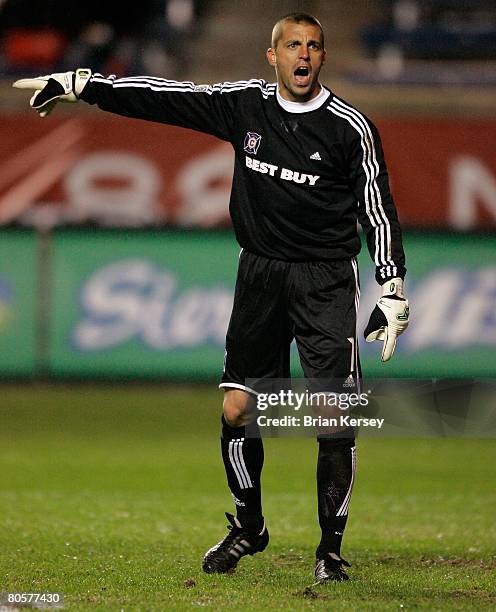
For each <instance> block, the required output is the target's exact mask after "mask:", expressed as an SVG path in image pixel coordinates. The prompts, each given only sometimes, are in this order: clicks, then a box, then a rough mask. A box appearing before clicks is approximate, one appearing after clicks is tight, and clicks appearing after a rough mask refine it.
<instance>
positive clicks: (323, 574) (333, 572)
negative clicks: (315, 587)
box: [315, 553, 351, 584]
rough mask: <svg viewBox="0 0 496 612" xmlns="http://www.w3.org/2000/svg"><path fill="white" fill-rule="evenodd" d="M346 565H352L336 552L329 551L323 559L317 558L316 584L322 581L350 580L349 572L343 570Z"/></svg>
mask: <svg viewBox="0 0 496 612" xmlns="http://www.w3.org/2000/svg"><path fill="white" fill-rule="evenodd" d="M343 565H344V566H345V567H351V565H350V564H349V563H348V561H345V560H344V559H342V558H341V557H339V556H338V555H336V554H335V553H327V555H326V556H325V557H324V558H323V559H317V563H316V565H315V578H316V580H317V582H316V583H315V584H321V583H322V582H343V580H349V578H348V574H347V573H346V572H345V571H344V570H343Z"/></svg>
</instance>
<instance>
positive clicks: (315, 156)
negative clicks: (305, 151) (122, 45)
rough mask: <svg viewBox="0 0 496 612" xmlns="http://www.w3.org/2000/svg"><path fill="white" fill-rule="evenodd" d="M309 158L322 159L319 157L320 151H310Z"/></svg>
mask: <svg viewBox="0 0 496 612" xmlns="http://www.w3.org/2000/svg"><path fill="white" fill-rule="evenodd" d="M310 159H318V160H319V161H322V157H320V153H319V152H318V151H315V153H312V155H310Z"/></svg>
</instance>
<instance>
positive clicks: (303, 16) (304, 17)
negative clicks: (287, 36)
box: [271, 13, 324, 49]
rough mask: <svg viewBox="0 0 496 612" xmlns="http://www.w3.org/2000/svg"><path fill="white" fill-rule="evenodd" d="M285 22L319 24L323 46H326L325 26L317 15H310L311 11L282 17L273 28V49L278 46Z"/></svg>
mask: <svg viewBox="0 0 496 612" xmlns="http://www.w3.org/2000/svg"><path fill="white" fill-rule="evenodd" d="M285 23H308V24H309V25H314V26H317V27H318V28H319V30H320V37H321V42H322V46H324V28H323V27H322V24H321V23H320V21H319V20H318V19H317V17H314V16H313V15H310V13H289V15H284V17H281V19H279V21H278V22H277V23H276V24H275V25H274V27H273V28H272V41H271V46H272V48H273V49H275V48H276V47H277V43H278V42H279V40H280V38H281V36H282V27H283V25H284V24H285Z"/></svg>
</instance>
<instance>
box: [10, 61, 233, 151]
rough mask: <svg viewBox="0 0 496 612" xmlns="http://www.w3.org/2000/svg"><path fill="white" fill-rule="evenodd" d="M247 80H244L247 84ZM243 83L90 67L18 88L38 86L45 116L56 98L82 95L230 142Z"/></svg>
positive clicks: (37, 103)
mask: <svg viewBox="0 0 496 612" xmlns="http://www.w3.org/2000/svg"><path fill="white" fill-rule="evenodd" d="M243 83H244V82H243ZM240 85H241V84H237V83H219V84H215V85H195V84H194V83H192V82H189V81H187V82H178V81H170V80H167V79H162V78H158V77H148V76H139V77H126V78H121V79H118V78H116V77H115V76H113V75H112V76H109V77H104V76H102V75H101V74H92V73H91V71H90V70H87V69H78V70H76V71H75V72H65V73H55V74H51V75H46V76H42V77H36V78H33V79H20V80H19V81H16V82H15V83H14V87H18V88H21V89H31V90H35V92H34V95H33V96H32V98H31V106H32V107H33V108H34V109H35V110H37V111H38V113H39V114H40V115H41V116H42V117H45V116H46V115H48V114H49V113H50V112H51V111H52V110H53V108H54V107H55V106H56V104H57V103H58V102H77V101H78V100H79V99H81V100H84V101H85V102H87V103H89V104H96V105H97V106H98V107H99V108H101V109H102V110H106V111H109V112H112V113H117V114H119V115H123V116H125V117H133V118H136V119H145V120H148V121H156V122H159V123H168V124H171V125H177V126H180V127H185V128H190V129H193V130H197V131H200V132H206V133H208V134H212V135H214V136H217V137H218V138H221V139H222V140H230V139H231V132H232V122H233V115H234V112H235V107H236V102H237V95H236V94H237V92H238V91H239V90H240V89H241V87H240Z"/></svg>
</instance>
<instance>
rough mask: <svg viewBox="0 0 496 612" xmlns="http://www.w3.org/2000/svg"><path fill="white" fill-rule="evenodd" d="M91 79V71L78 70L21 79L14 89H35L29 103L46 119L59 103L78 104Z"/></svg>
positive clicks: (14, 85)
mask: <svg viewBox="0 0 496 612" xmlns="http://www.w3.org/2000/svg"><path fill="white" fill-rule="evenodd" d="M90 77H91V70H88V69H87V68H78V70H76V71H75V72H56V73H54V74H47V75H45V76H39V77H35V78H34V79H19V80H18V81H16V82H15V83H14V84H13V85H12V87H17V88H18V89H34V90H35V91H34V94H33V96H32V98H31V100H30V101H29V103H30V105H31V106H32V107H33V108H34V109H35V111H36V112H37V113H38V114H39V115H40V117H46V116H47V115H48V114H49V113H51V112H52V110H53V109H54V108H55V106H56V105H57V103H58V102H77V101H78V100H79V96H80V95H81V92H82V91H83V89H84V87H85V85H86V83H87V82H88V81H89V80H90Z"/></svg>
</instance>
